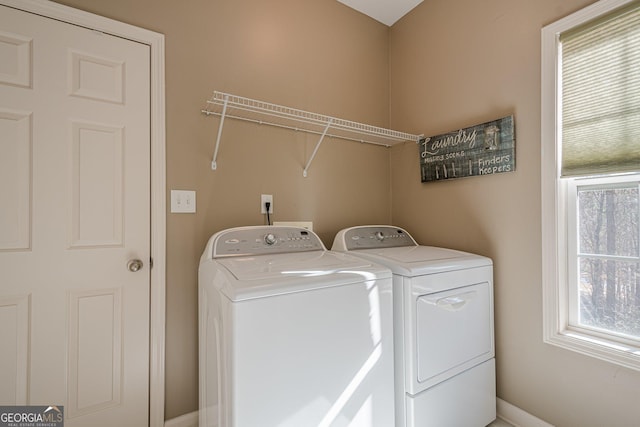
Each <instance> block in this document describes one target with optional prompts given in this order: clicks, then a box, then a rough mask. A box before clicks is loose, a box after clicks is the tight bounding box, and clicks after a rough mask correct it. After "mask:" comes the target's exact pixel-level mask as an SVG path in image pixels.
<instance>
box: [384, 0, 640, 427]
mask: <svg viewBox="0 0 640 427" xmlns="http://www.w3.org/2000/svg"><path fill="white" fill-rule="evenodd" d="M590 3H593V0H518V1H514V0H493V1H481V2H478V1H475V0H456V1H455V7H454V6H453V3H452V2H451V1H449V0H425V1H424V3H422V4H421V5H420V6H418V7H417V8H416V9H414V11H413V12H412V13H411V14H409V15H408V16H406V17H405V18H404V19H403V20H402V21H400V22H399V23H397V24H396V25H394V26H393V27H392V29H391V32H390V47H389V50H390V70H391V71H390V75H391V77H390V78H391V80H390V81H391V86H390V95H391V97H390V100H391V104H390V105H391V122H390V126H391V127H393V128H398V129H402V130H404V131H407V132H412V133H424V134H425V135H437V134H439V133H444V132H448V131H453V130H457V129H459V128H462V127H466V126H472V125H475V124H479V123H483V122H485V121H489V120H493V119H497V118H500V117H503V116H505V115H508V114H514V115H515V127H516V140H517V141H516V156H517V169H516V171H515V172H513V173H505V174H499V175H494V176H486V177H474V178H466V179H461V180H457V181H450V182H436V183H427V184H421V183H420V172H419V167H418V149H417V148H416V145H415V144H405V145H404V146H401V147H394V148H393V149H392V150H391V157H392V160H391V170H392V172H391V181H392V218H393V221H394V222H395V223H396V224H397V225H399V226H405V227H406V228H407V229H408V230H410V231H411V232H412V233H413V234H414V235H415V237H416V238H417V239H418V240H419V241H420V242H421V243H424V244H433V245H442V246H450V247H455V248H459V249H465V250H469V251H473V252H478V253H481V254H483V255H487V256H490V257H492V258H493V259H494V264H495V302H496V305H495V316H496V338H497V340H496V351H497V353H496V354H497V357H496V359H497V386H498V395H499V397H501V398H502V399H505V400H506V401H508V402H509V403H512V404H514V405H516V406H518V407H521V408H523V409H524V410H526V411H528V412H530V413H532V414H534V415H536V416H538V417H539V418H542V419H544V420H546V421H547V422H549V423H552V424H554V425H556V426H559V427H563V426H567V427H578V426H579V427H588V426H593V427H602V426H618V427H627V426H632V425H639V423H640V421H639V420H640V405H638V402H639V401H640V373H638V372H635V371H631V370H629V369H626V368H620V367H617V366H615V365H612V364H609V363H605V362H600V361H598V360H594V359H592V358H589V357H585V356H581V355H578V354H575V353H572V352H569V351H566V350H561V349H559V348H556V347H552V346H550V345H546V344H544V343H543V342H542V302H541V296H542V286H541V219H540V209H541V207H540V148H541V146H540V37H541V34H540V30H541V28H542V26H544V25H546V24H549V23H551V22H553V21H555V20H557V19H559V18H561V17H563V16H566V15H567V14H570V13H571V12H573V11H575V10H578V9H580V8H582V7H584V6H586V5H588V4H590Z"/></svg>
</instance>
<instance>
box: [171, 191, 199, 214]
mask: <svg viewBox="0 0 640 427" xmlns="http://www.w3.org/2000/svg"><path fill="white" fill-rule="evenodd" d="M195 212H196V192H195V191H189V190H171V213H195Z"/></svg>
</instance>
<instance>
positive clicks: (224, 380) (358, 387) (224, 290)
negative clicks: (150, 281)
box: [199, 226, 394, 427]
mask: <svg viewBox="0 0 640 427" xmlns="http://www.w3.org/2000/svg"><path fill="white" fill-rule="evenodd" d="M392 307H393V302H392V282H391V271H389V269H388V268H385V267H382V266H377V265H374V264H373V263H372V262H370V261H366V260H363V259H361V258H357V257H353V256H351V255H349V254H343V253H334V252H330V251H327V250H326V249H325V247H324V245H323V244H322V242H321V241H320V239H319V238H318V236H317V235H316V234H314V233H313V232H312V231H308V230H305V229H303V228H297V227H275V226H269V227H241V228H233V229H229V230H225V231H221V232H219V233H216V234H214V235H213V236H212V237H211V238H210V240H209V242H208V243H207V245H206V248H205V250H204V253H203V255H202V258H201V260H200V268H199V328H200V330H199V334H200V345H199V347H200V349H199V359H200V360H199V367H200V426H201V427H204V426H206V427H211V426H216V427H266V426H269V427H305V426H309V427H318V426H335V427H338V426H345V427H346V426H351V427H389V426H392V425H393V422H394V394H393V387H394V377H393V375H394V374H393V339H392V334H393V332H392V329H393V314H392Z"/></svg>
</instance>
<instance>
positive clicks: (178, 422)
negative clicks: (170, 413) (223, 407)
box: [164, 411, 198, 427]
mask: <svg viewBox="0 0 640 427" xmlns="http://www.w3.org/2000/svg"><path fill="white" fill-rule="evenodd" d="M164 427H198V411H193V412H190V413H188V414H184V415H180V416H179V417H176V418H171V419H170V420H167V421H165V422H164Z"/></svg>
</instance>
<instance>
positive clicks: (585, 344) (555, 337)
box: [544, 330, 640, 371]
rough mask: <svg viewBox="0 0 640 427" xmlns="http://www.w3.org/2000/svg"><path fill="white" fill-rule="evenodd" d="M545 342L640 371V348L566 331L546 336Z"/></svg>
mask: <svg viewBox="0 0 640 427" xmlns="http://www.w3.org/2000/svg"><path fill="white" fill-rule="evenodd" d="M544 342H546V343H547V344H552V345H555V346H558V347H561V348H564V349H566V350H571V351H575V352H578V353H581V354H584V355H586V356H591V357H595V358H597V359H600V360H604V361H605V362H610V363H615V364H616V365H620V366H624V367H626V368H629V369H633V370H636V371H640V348H638V347H633V346H630V345H625V344H621V343H618V342H615V341H609V340H606V339H603V338H600V337H594V336H591V335H587V334H584V333H580V332H576V331H572V330H564V331H562V332H557V333H555V334H550V335H548V336H545V338H544Z"/></svg>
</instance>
